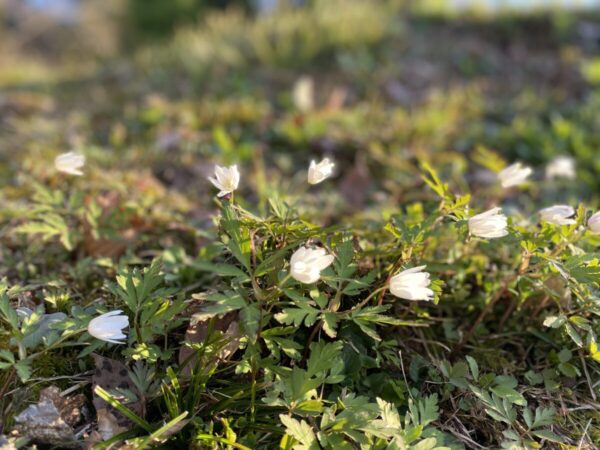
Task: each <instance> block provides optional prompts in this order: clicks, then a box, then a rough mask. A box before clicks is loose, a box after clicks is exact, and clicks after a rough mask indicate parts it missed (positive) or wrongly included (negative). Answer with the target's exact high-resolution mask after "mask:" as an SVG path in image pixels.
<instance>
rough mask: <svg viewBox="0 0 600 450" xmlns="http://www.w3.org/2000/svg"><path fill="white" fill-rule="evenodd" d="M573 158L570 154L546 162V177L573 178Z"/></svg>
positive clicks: (574, 174)
mask: <svg viewBox="0 0 600 450" xmlns="http://www.w3.org/2000/svg"><path fill="white" fill-rule="evenodd" d="M576 175H577V174H576V172H575V160H574V159H573V158H571V157H570V156H558V157H556V158H554V159H553V160H552V161H550V162H549V163H548V165H547V166H546V178H548V179H549V180H551V179H553V178H561V177H562V178H567V179H569V180H573V179H575V176H576Z"/></svg>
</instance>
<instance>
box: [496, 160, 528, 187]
mask: <svg viewBox="0 0 600 450" xmlns="http://www.w3.org/2000/svg"><path fill="white" fill-rule="evenodd" d="M532 172H533V170H532V169H531V167H527V166H524V165H523V164H521V163H520V162H516V163H514V164H511V165H510V166H508V167H506V168H504V169H502V170H501V171H500V172H499V173H498V179H499V180H500V184H501V185H502V187H503V188H509V187H512V186H518V185H520V184H523V183H525V182H526V181H527V178H528V177H529V175H531V173H532Z"/></svg>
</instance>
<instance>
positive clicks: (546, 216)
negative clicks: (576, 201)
mask: <svg viewBox="0 0 600 450" xmlns="http://www.w3.org/2000/svg"><path fill="white" fill-rule="evenodd" d="M574 215H575V209H573V207H572V206H569V205H554V206H550V207H549V208H544V209H542V210H541V211H540V218H541V219H542V221H544V222H548V223H553V224H554V225H573V224H574V223H577V221H576V220H575V219H572V218H571V217H572V216H574Z"/></svg>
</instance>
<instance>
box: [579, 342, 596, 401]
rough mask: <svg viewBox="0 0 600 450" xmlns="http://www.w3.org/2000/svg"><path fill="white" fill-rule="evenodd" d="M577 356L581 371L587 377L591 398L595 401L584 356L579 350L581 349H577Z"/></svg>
mask: <svg viewBox="0 0 600 450" xmlns="http://www.w3.org/2000/svg"><path fill="white" fill-rule="evenodd" d="M579 358H580V359H581V365H582V366H583V373H584V374H585V378H586V379H587V385H588V388H589V389H590V394H591V395H592V398H593V399H594V401H596V393H595V392H594V388H593V386H592V380H591V378H590V374H589V372H588V369H587V364H586V363H585V358H584V357H583V353H582V352H581V350H579Z"/></svg>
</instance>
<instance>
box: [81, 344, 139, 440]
mask: <svg viewBox="0 0 600 450" xmlns="http://www.w3.org/2000/svg"><path fill="white" fill-rule="evenodd" d="M92 357H93V358H94V363H95V364H96V371H95V372H94V375H93V376H92V392H94V407H95V408H96V414H97V416H98V432H99V433H100V435H101V436H102V438H103V439H110V438H111V437H113V436H114V435H116V434H119V433H121V432H123V431H125V430H128V429H129V428H131V426H132V425H133V423H132V422H131V421H130V420H129V419H128V418H127V417H125V416H123V415H122V414H121V413H120V412H119V411H117V410H116V409H115V408H113V407H112V406H111V405H109V404H108V403H106V402H105V401H104V400H102V399H101V398H100V397H98V396H97V395H96V394H95V389H96V386H100V387H101V388H102V389H104V390H106V391H109V392H110V391H112V390H114V389H122V390H129V391H131V392H133V393H134V394H135V395H136V396H137V398H138V400H137V401H135V402H129V403H127V402H126V401H127V399H126V398H125V396H121V397H119V396H116V399H117V400H119V401H121V402H122V403H123V405H125V406H126V407H127V408H129V409H130V410H132V411H133V412H134V413H136V414H137V415H138V416H140V417H144V415H145V409H146V408H145V401H144V398H143V397H142V395H141V394H140V393H139V392H138V390H137V388H136V387H135V385H134V384H133V383H132V381H131V379H130V378H129V371H128V370H127V367H126V366H125V365H124V364H123V363H122V362H120V361H116V360H114V359H110V358H105V357H104V356H100V355H97V354H92ZM111 393H114V392H111Z"/></svg>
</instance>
